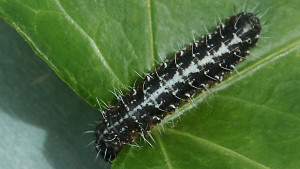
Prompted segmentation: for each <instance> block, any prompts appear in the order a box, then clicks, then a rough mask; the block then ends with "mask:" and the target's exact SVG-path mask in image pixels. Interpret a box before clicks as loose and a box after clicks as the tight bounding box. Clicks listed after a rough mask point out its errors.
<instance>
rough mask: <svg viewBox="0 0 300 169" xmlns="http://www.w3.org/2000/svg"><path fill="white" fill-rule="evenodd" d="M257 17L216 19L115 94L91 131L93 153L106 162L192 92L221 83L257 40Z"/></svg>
mask: <svg viewBox="0 0 300 169" xmlns="http://www.w3.org/2000/svg"><path fill="white" fill-rule="evenodd" d="M260 30H261V25H260V22H259V19H258V17H256V16H255V15H254V14H252V13H246V12H242V13H239V14H237V15H234V16H231V17H230V18H229V19H227V20H226V22H225V24H223V23H221V24H220V25H219V26H218V27H217V28H216V29H215V31H214V32H213V33H212V34H207V35H205V36H203V37H202V38H201V39H200V40H199V41H194V42H193V43H191V45H189V46H188V47H187V48H185V49H184V50H180V51H178V52H177V53H176V54H175V57H174V59H173V60H171V61H169V62H166V63H163V64H161V65H160V67H159V68H158V69H156V70H155V72H152V73H150V74H148V75H147V76H146V77H145V78H144V79H143V82H142V83H141V85H140V86H138V87H136V88H133V89H132V90H131V92H130V93H128V94H126V95H123V96H117V98H118V103H117V104H116V105H115V106H111V107H109V108H108V109H107V110H105V111H101V114H102V118H100V121H99V124H98V125H97V126H96V128H95V130H94V135H95V145H96V150H97V151H98V154H99V155H101V156H102V157H103V158H104V159H105V160H106V161H109V162H111V161H112V160H113V159H114V158H115V157H116V156H117V155H118V153H119V152H120V150H121V149H122V148H123V147H124V146H125V145H127V144H131V143H132V142H134V141H135V140H136V139H137V138H138V136H139V135H140V136H142V137H144V134H145V133H149V132H150V131H151V129H152V128H153V127H154V126H155V125H157V124H158V123H160V122H161V121H162V120H163V119H164V118H165V116H166V115H168V114H170V113H171V112H172V111H174V110H175V109H176V108H177V107H178V106H179V105H180V104H181V103H182V102H183V101H188V100H189V99H190V97H191V96H192V95H193V94H194V93H195V92H196V91H201V90H206V89H207V88H208V87H210V86H212V85H214V84H216V83H218V82H221V81H222V80H223V78H224V76H225V75H227V74H229V73H230V72H231V71H232V70H234V69H235V67H236V65H237V64H238V63H239V62H241V61H243V60H245V59H246V57H247V56H248V55H249V53H250V52H249V50H250V48H252V47H254V46H255V44H256V42H257V41H258V39H259V34H260Z"/></svg>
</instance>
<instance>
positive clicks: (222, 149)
mask: <svg viewBox="0 0 300 169" xmlns="http://www.w3.org/2000/svg"><path fill="white" fill-rule="evenodd" d="M167 130H168V131H169V132H171V133H173V134H177V135H180V136H184V137H189V138H191V139H194V140H197V141H198V142H201V143H203V144H205V145H207V146H209V147H211V148H213V149H214V150H217V151H219V152H221V153H223V154H226V155H228V154H230V155H232V156H233V157H238V158H240V159H241V160H244V161H245V162H247V163H249V164H252V165H255V166H256V167H258V168H264V169H267V168H269V167H266V166H265V165H263V164H261V163H258V162H256V161H254V160H252V159H250V158H248V157H246V156H244V155H242V154H240V153H237V152H235V151H233V150H230V149H228V148H226V147H223V146H221V145H218V144H216V143H213V142H211V141H209V140H206V139H204V138H201V137H197V136H194V135H192V134H190V133H186V132H181V131H178V130H174V129H169V128H168V129H167Z"/></svg>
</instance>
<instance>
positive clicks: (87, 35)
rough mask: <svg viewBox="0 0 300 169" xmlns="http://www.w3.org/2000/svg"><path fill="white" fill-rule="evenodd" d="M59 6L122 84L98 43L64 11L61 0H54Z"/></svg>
mask: <svg viewBox="0 0 300 169" xmlns="http://www.w3.org/2000/svg"><path fill="white" fill-rule="evenodd" d="M54 1H55V2H56V4H57V6H58V7H59V9H60V10H61V11H62V12H63V14H64V15H65V17H66V19H67V20H68V21H69V22H71V23H73V25H74V26H75V27H76V28H77V29H78V30H79V32H80V33H81V34H82V35H83V36H84V37H86V38H87V39H88V41H89V42H90V45H91V47H92V49H93V50H94V52H95V53H96V54H97V56H98V57H99V59H100V60H101V62H102V63H103V65H104V66H105V68H106V69H107V70H108V71H109V72H110V73H111V74H112V75H113V77H114V79H115V80H116V81H118V82H119V83H122V82H121V80H120V79H119V78H118V76H117V75H116V74H115V73H114V72H113V70H112V68H111V67H110V65H109V64H108V63H107V61H106V60H105V58H104V57H103V55H102V53H101V51H100V49H99V47H98V46H97V44H96V42H95V41H94V39H92V38H91V36H90V35H89V34H88V33H87V32H85V30H84V29H82V28H81V27H80V26H79V25H78V23H77V22H76V21H75V20H74V19H72V18H71V16H70V15H69V14H68V13H67V12H66V10H65V9H64V7H63V6H62V5H61V3H60V1H59V0H54Z"/></svg>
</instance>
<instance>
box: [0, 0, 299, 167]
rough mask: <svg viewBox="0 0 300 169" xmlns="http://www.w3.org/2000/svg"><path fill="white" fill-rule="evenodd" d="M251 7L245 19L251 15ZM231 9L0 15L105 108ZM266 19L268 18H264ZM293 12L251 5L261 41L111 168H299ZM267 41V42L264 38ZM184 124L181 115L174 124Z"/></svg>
mask: <svg viewBox="0 0 300 169" xmlns="http://www.w3.org/2000/svg"><path fill="white" fill-rule="evenodd" d="M256 3H259V1H258V0H256V1H251V2H249V3H248V4H247V5H246V9H248V8H249V9H252V8H253V7H255V5H256ZM234 6H236V9H238V8H239V7H240V6H241V1H228V0H226V1H225V0H222V1H196V0H194V1H192V0H181V1H167V0H163V1H158V0H153V1H151V0H148V1H133V0H132V1H126V2H123V1H119V0H114V1H111V0H107V1H97V0H95V1H92V0H90V1H80V0H73V1H70V0H48V1H36V0H27V1H17V0H0V15H1V16H2V17H3V18H4V19H5V20H6V21H7V22H8V23H10V24H11V25H12V26H13V27H14V28H15V29H16V30H17V31H18V32H19V33H20V34H21V35H22V36H23V37H24V38H25V39H26V40H27V41H28V43H29V44H30V45H31V46H32V47H33V49H34V50H35V52H36V53H37V54H38V55H39V56H41V57H42V58H43V59H44V60H45V61H46V62H47V63H48V64H49V65H50V66H51V67H52V68H53V69H54V71H55V72H56V73H57V74H58V75H59V76H60V77H61V78H62V79H63V80H64V81H65V82H66V83H67V84H69V86H70V87H71V88H72V89H73V90H75V91H76V92H77V93H78V94H79V95H80V96H81V97H82V98H83V99H85V100H86V101H87V102H88V103H90V104H91V105H93V106H95V105H96V98H101V99H102V100H105V101H110V102H114V101H115V100H114V98H113V96H112V94H110V92H109V90H113V88H114V87H122V84H124V85H133V83H134V81H135V79H137V78H138V75H137V74H135V71H137V72H139V73H142V72H150V71H151V70H153V69H154V67H155V66H156V65H157V64H156V62H155V60H157V61H159V62H161V60H160V57H165V56H167V57H168V58H172V56H173V54H174V50H176V49H177V48H178V47H177V43H178V44H179V46H184V44H186V43H188V42H191V41H192V37H193V34H194V35H195V37H200V35H202V34H205V30H204V25H206V27H207V28H208V29H209V30H213V28H214V27H215V18H216V17H218V15H219V16H220V18H222V19H225V18H226V17H229V16H231V15H233V14H234V12H233V10H234ZM268 9H269V10H268ZM299 9H300V3H299V2H298V1H297V0H289V1H277V0H270V1H267V2H264V3H260V4H259V6H258V8H257V9H256V10H255V12H260V14H259V15H264V13H265V12H266V11H268V12H266V14H265V15H264V16H263V17H262V22H265V23H266V24H264V26H263V30H262V31H263V33H262V36H263V37H262V38H261V40H260V41H259V43H258V46H257V47H255V48H254V49H253V50H252V51H251V52H252V53H253V54H254V55H252V57H250V58H249V60H247V61H246V62H244V63H242V64H240V65H239V67H238V70H239V72H240V75H239V74H236V73H234V74H233V75H232V76H230V77H228V78H227V79H226V80H225V81H224V82H223V83H222V84H220V85H218V86H216V87H214V88H213V89H210V90H211V91H213V95H212V94H210V93H209V92H207V93H204V94H200V95H198V96H196V97H195V98H194V102H195V103H193V102H189V103H186V104H184V105H183V106H182V107H181V108H180V109H179V110H178V111H177V112H176V113H175V114H174V115H173V116H169V117H168V119H166V120H165V121H164V123H163V125H164V128H165V129H164V130H165V132H162V134H161V135H160V134H159V130H158V129H159V128H160V130H163V129H162V126H160V127H159V128H158V127H157V128H155V129H154V130H153V132H152V133H153V135H154V139H155V140H156V144H154V143H153V141H151V139H150V138H149V137H147V140H148V141H149V142H151V144H153V146H154V148H152V147H151V146H150V145H149V144H148V143H146V142H144V141H143V140H140V141H138V144H139V145H140V146H142V148H141V149H139V148H133V147H126V148H125V149H124V150H122V152H121V153H120V155H119V156H118V158H117V159H116V160H115V161H114V164H113V168H267V167H270V168H299V167H300V162H299V160H298V159H299V157H300V153H299V152H300V146H299V144H298V143H299V140H298V133H299V129H300V123H299V116H300V114H299V112H300V106H299V104H298V102H299V100H300V98H299V97H300V95H299V92H300V87H299V86H300V85H299V83H300V67H299V66H298V64H299V57H300V56H299V46H300V40H299V36H300V31H299V30H300V29H299V27H300V26H299V25H300V21H299V19H298V17H299V15H300V13H299V12H298V11H299ZM264 37H271V38H264ZM181 114H184V115H181Z"/></svg>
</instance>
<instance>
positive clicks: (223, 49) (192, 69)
mask: <svg viewBox="0 0 300 169" xmlns="http://www.w3.org/2000/svg"><path fill="white" fill-rule="evenodd" d="M248 30H249V29H244V30H243V33H245V32H247V31H248ZM240 42H242V39H241V38H240V37H238V36H237V35H236V33H233V38H232V39H231V41H230V42H229V43H228V44H227V45H225V43H222V44H221V46H220V48H219V49H218V50H217V51H215V52H214V53H213V54H210V53H209V52H207V54H206V56H205V57H204V58H203V59H201V60H198V61H197V62H191V64H190V65H189V66H188V67H187V68H185V69H184V70H183V71H182V72H183V74H182V75H180V74H179V72H178V71H177V72H176V73H175V74H174V76H173V77H172V78H171V79H169V80H168V81H165V82H164V83H165V84H163V83H162V82H160V87H159V88H158V89H157V90H155V91H154V92H152V93H147V95H146V96H148V97H145V100H144V101H143V102H142V103H141V104H139V105H138V106H136V107H135V108H133V109H132V110H131V111H129V112H128V114H129V116H131V117H133V116H134V114H135V113H136V112H137V111H138V110H142V109H143V107H145V106H147V105H150V104H151V105H153V104H154V105H156V106H155V107H156V108H159V107H160V105H162V104H163V102H161V103H159V104H158V103H157V101H156V99H157V98H158V97H159V96H161V94H163V93H164V92H165V91H166V89H170V88H173V86H174V85H175V84H176V83H180V82H185V79H186V78H187V77H188V76H189V75H190V74H192V73H197V72H199V71H201V70H200V69H199V67H203V66H205V65H206V64H209V63H215V61H214V58H217V57H219V56H221V55H223V54H225V53H229V52H230V50H229V48H230V47H231V46H232V45H235V44H238V43H240ZM177 92H178V91H177ZM177 92H175V94H176V93H177ZM129 116H127V117H123V118H120V120H121V119H122V120H123V119H126V118H129ZM118 124H119V123H118V122H115V123H114V124H112V125H111V126H109V127H108V130H110V129H111V128H114V127H115V126H117V125H118Z"/></svg>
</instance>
